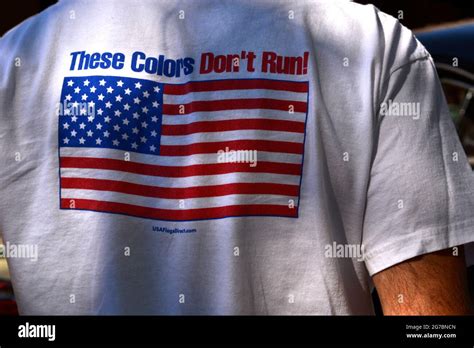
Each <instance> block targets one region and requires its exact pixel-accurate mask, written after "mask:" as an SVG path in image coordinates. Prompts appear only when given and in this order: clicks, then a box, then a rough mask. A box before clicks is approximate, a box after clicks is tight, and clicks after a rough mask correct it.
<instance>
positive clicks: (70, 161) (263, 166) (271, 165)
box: [60, 157, 301, 178]
mask: <svg viewBox="0 0 474 348" xmlns="http://www.w3.org/2000/svg"><path fill="white" fill-rule="evenodd" d="M60 161H61V168H90V169H107V170H118V171H122V172H128V173H135V174H142V175H152V176H161V177H171V178H183V177H189V176H197V175H217V174H227V173H237V172H239V173H273V174H288V175H300V174H301V165H300V164H291V163H277V162H258V165H257V166H256V167H250V165H249V163H212V164H195V165H190V166H181V167H179V166H159V165H152V164H144V163H137V162H131V161H124V160H116V159H109V158H92V157H61V159H60Z"/></svg>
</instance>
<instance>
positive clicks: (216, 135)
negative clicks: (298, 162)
mask: <svg viewBox="0 0 474 348" xmlns="http://www.w3.org/2000/svg"><path fill="white" fill-rule="evenodd" d="M303 139H304V134H303V133H291V132H282V131H266V130H258V129H252V130H236V131H226V132H211V133H194V134H188V135H162V136H161V145H189V144H195V143H209V142H226V141H233V140H273V141H286V142H291V143H303Z"/></svg>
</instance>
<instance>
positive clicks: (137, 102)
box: [133, 97, 141, 104]
mask: <svg viewBox="0 0 474 348" xmlns="http://www.w3.org/2000/svg"><path fill="white" fill-rule="evenodd" d="M140 101H141V100H140V98H138V97H137V98H133V102H134V103H135V104H140Z"/></svg>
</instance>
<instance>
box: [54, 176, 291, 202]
mask: <svg viewBox="0 0 474 348" xmlns="http://www.w3.org/2000/svg"><path fill="white" fill-rule="evenodd" d="M61 188H67V189H84V190H98V191H114V192H121V193H127V194H131V195H138V196H145V197H156V198H167V199H187V198H201V197H217V196H227V195H233V194H242V195H244V194H249V195H250V194H255V195H258V194H262V195H264V194H270V195H283V196H298V186H296V185H284V184H269V183H234V184H225V185H215V186H194V187H183V188H170V187H156V186H148V185H140V184H134V183H129V182H123V181H115V180H100V179H86V178H61Z"/></svg>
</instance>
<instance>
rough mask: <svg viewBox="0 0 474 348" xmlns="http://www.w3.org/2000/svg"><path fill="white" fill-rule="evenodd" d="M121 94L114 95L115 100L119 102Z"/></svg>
mask: <svg viewBox="0 0 474 348" xmlns="http://www.w3.org/2000/svg"><path fill="white" fill-rule="evenodd" d="M122 99H123V98H122V96H121V95H120V94H119V95H118V96H116V97H115V101H118V102H121V101H122Z"/></svg>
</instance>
